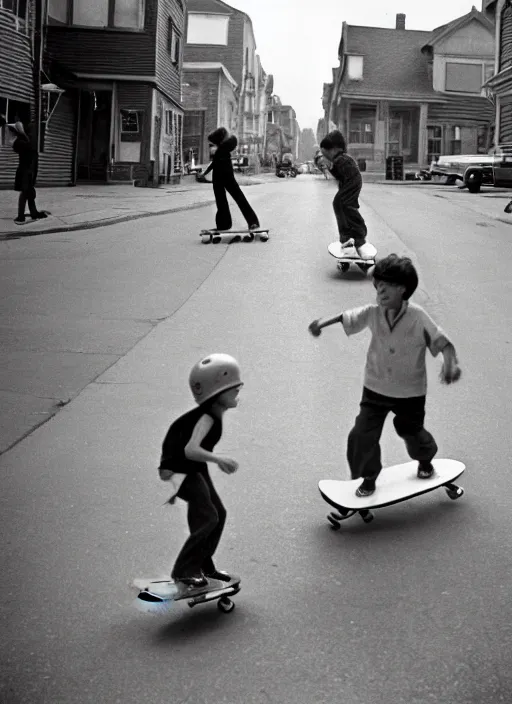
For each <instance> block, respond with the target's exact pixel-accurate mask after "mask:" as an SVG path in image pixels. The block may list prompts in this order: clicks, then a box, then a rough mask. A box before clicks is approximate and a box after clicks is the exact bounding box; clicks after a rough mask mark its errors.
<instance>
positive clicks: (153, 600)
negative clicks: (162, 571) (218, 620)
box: [133, 576, 241, 614]
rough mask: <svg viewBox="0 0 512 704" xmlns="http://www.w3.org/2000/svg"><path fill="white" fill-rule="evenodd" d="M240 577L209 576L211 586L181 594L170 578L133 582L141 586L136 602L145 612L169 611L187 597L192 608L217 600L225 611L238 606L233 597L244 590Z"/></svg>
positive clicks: (136, 585) (228, 611)
mask: <svg viewBox="0 0 512 704" xmlns="http://www.w3.org/2000/svg"><path fill="white" fill-rule="evenodd" d="M240 581H241V580H240V577H235V576H232V577H231V581H230V582H221V581H220V580H218V579H209V580H208V586H206V587H200V588H198V589H197V588H196V589H190V591H189V592H187V593H186V594H182V595H181V596H178V587H177V586H176V584H175V583H174V582H173V581H170V580H167V579H154V580H153V579H136V580H134V582H133V586H134V587H136V588H137V589H139V595H138V596H137V598H136V599H135V606H136V608H137V609H138V610H139V611H143V612H145V613H164V612H166V611H169V609H170V608H171V607H172V605H173V604H174V603H175V602H176V601H186V602H187V604H188V605H189V606H190V608H192V607H193V606H196V605H197V604H206V603H207V602H208V601H215V600H217V608H218V609H219V611H222V612H223V613H225V614H228V613H230V612H231V611H233V609H234V608H235V602H234V601H232V600H231V599H230V598H229V597H230V596H233V595H234V594H238V592H239V591H240V589H241V587H240Z"/></svg>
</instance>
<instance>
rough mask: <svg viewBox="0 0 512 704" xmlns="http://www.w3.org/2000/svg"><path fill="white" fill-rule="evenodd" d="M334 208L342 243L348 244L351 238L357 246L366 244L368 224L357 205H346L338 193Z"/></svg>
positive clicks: (333, 204) (335, 197)
mask: <svg viewBox="0 0 512 704" xmlns="http://www.w3.org/2000/svg"><path fill="white" fill-rule="evenodd" d="M332 207H333V209H334V214H335V216H336V221H337V223H338V232H339V235H340V242H347V241H348V240H349V239H350V238H351V237H353V238H354V240H355V246H356V247H360V246H361V245H363V244H364V243H365V242H366V235H367V234H368V230H367V229H366V223H365V221H364V219H363V216H362V215H361V213H360V212H359V208H358V207H357V206H355V205H346V204H344V203H343V199H342V198H341V196H340V192H339V191H338V192H337V193H336V195H335V196H334V200H333V201H332Z"/></svg>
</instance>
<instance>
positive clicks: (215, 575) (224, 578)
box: [205, 570, 231, 582]
mask: <svg viewBox="0 0 512 704" xmlns="http://www.w3.org/2000/svg"><path fill="white" fill-rule="evenodd" d="M205 577H208V579H218V580H219V582H231V576H230V575H229V574H228V573H227V572H224V570H213V572H210V574H206V575H205Z"/></svg>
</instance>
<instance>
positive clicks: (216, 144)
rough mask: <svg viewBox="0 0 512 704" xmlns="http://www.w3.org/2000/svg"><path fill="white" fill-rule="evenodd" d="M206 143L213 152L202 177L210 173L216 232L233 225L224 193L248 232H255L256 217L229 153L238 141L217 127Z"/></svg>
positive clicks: (257, 224)
mask: <svg viewBox="0 0 512 704" xmlns="http://www.w3.org/2000/svg"><path fill="white" fill-rule="evenodd" d="M208 141H209V142H210V144H211V145H212V148H213V149H214V150H215V153H214V155H213V159H212V162H211V164H210V165H209V166H208V168H207V169H206V171H205V172H204V173H203V176H206V175H207V174H208V173H209V172H210V171H213V173H212V182H213V193H214V195H215V202H216V203H217V215H216V216H215V223H216V229H217V230H230V229H231V226H232V224H233V221H232V219H231V212H230V210H229V203H228V198H227V195H226V193H229V195H230V196H231V197H232V198H233V200H234V201H235V203H236V204H237V205H238V207H239V208H240V211H241V212H242V215H243V216H244V218H245V220H246V221H247V226H248V229H249V230H257V229H258V228H259V226H260V223H259V220H258V217H257V215H256V213H255V212H254V210H253V209H252V208H251V206H250V205H249V202H248V200H247V198H246V197H245V196H244V194H243V193H242V189H241V188H240V186H239V185H238V183H237V181H236V179H235V174H234V172H233V164H232V162H231V152H232V151H233V150H234V149H235V148H236V146H237V144H238V141H237V138H236V137H235V136H234V135H229V133H228V131H227V129H226V128H225V127H219V128H218V129H216V130H215V131H214V132H212V133H211V134H209V135H208Z"/></svg>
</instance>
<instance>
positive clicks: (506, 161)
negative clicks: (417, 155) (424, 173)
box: [430, 144, 512, 193]
mask: <svg viewBox="0 0 512 704" xmlns="http://www.w3.org/2000/svg"><path fill="white" fill-rule="evenodd" d="M430 175H431V176H446V177H447V180H446V183H448V184H454V183H455V182H456V181H462V183H463V186H466V187H467V189H468V190H469V192H470V193H478V192H479V191H480V188H481V187H482V186H497V187H500V186H501V187H503V186H504V187H507V188H512V144H499V145H497V146H496V147H493V148H492V149H490V150H489V153H488V154H457V155H452V156H440V157H438V158H437V159H436V160H435V161H433V162H432V163H431V165H430Z"/></svg>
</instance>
